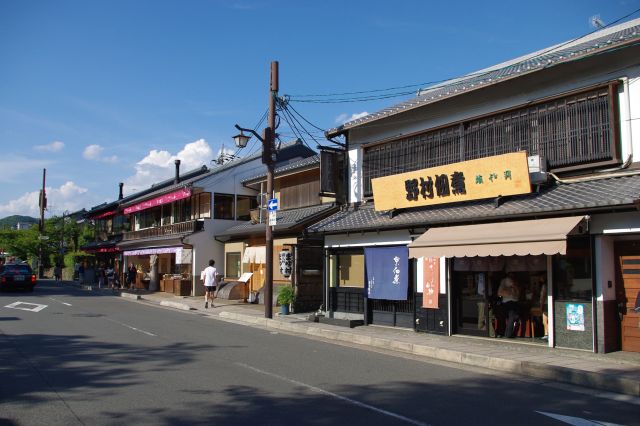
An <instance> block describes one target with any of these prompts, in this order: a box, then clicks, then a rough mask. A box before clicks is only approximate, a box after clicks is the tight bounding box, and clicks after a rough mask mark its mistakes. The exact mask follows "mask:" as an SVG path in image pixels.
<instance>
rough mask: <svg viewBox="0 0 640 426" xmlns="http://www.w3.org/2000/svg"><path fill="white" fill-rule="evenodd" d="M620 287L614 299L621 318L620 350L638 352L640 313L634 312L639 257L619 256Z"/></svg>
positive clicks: (639, 281) (639, 278) (638, 286)
mask: <svg viewBox="0 0 640 426" xmlns="http://www.w3.org/2000/svg"><path fill="white" fill-rule="evenodd" d="M620 270H621V272H622V286H620V287H618V288H617V291H616V299H617V302H618V307H619V313H620V317H621V322H620V327H621V330H620V335H621V338H622V350H623V351H628V352H640V313H639V312H638V311H636V308H637V304H638V297H639V294H638V293H639V292H640V256H620Z"/></svg>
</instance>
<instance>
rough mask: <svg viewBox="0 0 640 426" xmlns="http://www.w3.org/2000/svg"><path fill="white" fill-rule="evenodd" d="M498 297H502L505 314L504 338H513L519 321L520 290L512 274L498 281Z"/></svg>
mask: <svg viewBox="0 0 640 426" xmlns="http://www.w3.org/2000/svg"><path fill="white" fill-rule="evenodd" d="M498 296H499V297H502V309H503V310H504V312H505V317H506V325H505V331H504V337H508V338H512V337H515V335H514V333H515V323H516V321H518V320H519V319H520V313H519V312H520V306H519V305H518V300H519V299H520V289H519V288H518V284H517V283H516V276H515V274H514V273H513V272H509V273H508V274H507V276H506V277H504V278H503V279H502V281H500V287H499V288H498Z"/></svg>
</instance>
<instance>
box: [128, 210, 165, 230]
mask: <svg viewBox="0 0 640 426" xmlns="http://www.w3.org/2000/svg"><path fill="white" fill-rule="evenodd" d="M161 215H162V213H161V209H160V207H154V208H152V209H147V210H143V211H141V212H139V213H136V215H135V223H136V230H138V229H145V228H152V227H154V226H160V219H161Z"/></svg>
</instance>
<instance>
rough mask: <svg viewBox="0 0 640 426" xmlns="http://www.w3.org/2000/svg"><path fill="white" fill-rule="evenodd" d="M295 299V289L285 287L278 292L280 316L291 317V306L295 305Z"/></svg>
mask: <svg viewBox="0 0 640 426" xmlns="http://www.w3.org/2000/svg"><path fill="white" fill-rule="evenodd" d="M294 297H295V294H294V291H293V287H291V286H288V285H285V286H282V287H280V289H279V290H278V305H280V314H281V315H289V305H291V304H292V303H293V299H294Z"/></svg>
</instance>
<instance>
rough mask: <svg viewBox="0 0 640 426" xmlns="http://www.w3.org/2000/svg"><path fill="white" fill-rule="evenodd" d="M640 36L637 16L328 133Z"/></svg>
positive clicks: (464, 78)
mask: <svg viewBox="0 0 640 426" xmlns="http://www.w3.org/2000/svg"><path fill="white" fill-rule="evenodd" d="M639 39H640V19H634V20H632V21H629V22H625V23H622V24H620V25H616V26H613V27H611V28H606V29H603V30H600V31H597V32H595V33H592V34H590V35H588V36H585V37H581V38H579V39H577V40H573V41H570V42H567V43H561V44H558V45H556V46H553V47H550V48H547V49H543V50H541V51H538V52H534V53H530V54H528V55H525V56H522V57H519V58H517V59H513V60H511V61H508V62H504V63H502V64H498V65H495V66H493V67H490V68H486V69H483V70H480V71H477V72H474V73H471V74H468V75H465V76H462V77H460V78H456V79H452V80H448V81H446V82H444V83H440V84H438V85H436V86H432V87H430V88H426V89H423V90H420V91H419V92H418V95H417V96H416V97H415V98H413V99H411V100H409V101H405V102H401V103H399V104H396V105H393V106H391V107H389V108H385V109H383V110H381V111H378V112H375V113H373V114H369V115H366V116H364V117H361V118H358V119H355V120H352V121H349V122H347V123H345V124H343V125H342V126H340V127H337V128H334V129H331V130H329V131H327V134H328V135H329V136H336V135H338V134H340V133H342V132H344V131H345V130H348V129H351V128H353V127H357V126H360V125H362V124H365V123H369V122H372V121H375V120H379V119H382V118H386V117H389V116H392V115H396V114H399V113H402V112H405V111H408V110H412V109H414V108H418V107H421V106H424V105H428V104H432V103H436V102H439V101H442V100H444V99H448V98H452V97H454V96H458V95H461V94H463V93H468V92H471V91H473V90H477V89H481V88H484V87H487V86H490V85H493V84H496V83H500V82H503V81H505V80H508V79H511V78H516V77H520V76H523V75H526V74H530V73H533V72H536V71H541V70H543V69H546V68H550V67H553V66H556V65H559V64H562V63H566V62H570V61H575V60H577V59H580V58H584V57H587V56H592V55H594V54H599V53H604V52H607V51H610V50H614V49H618V48H619V47H621V46H623V45H626V44H631V43H637V42H638V40H639Z"/></svg>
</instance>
